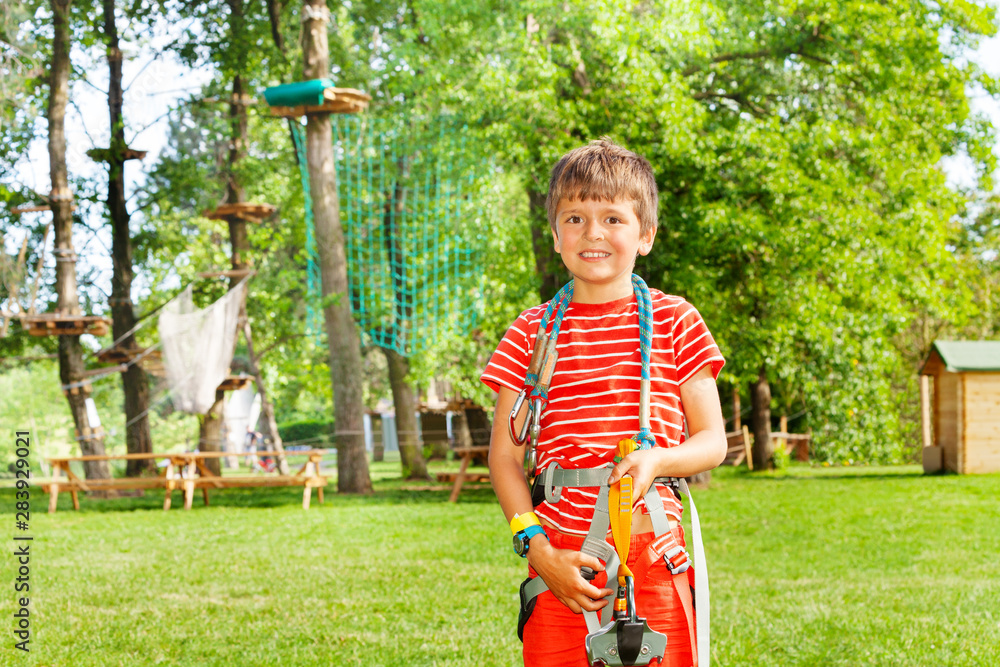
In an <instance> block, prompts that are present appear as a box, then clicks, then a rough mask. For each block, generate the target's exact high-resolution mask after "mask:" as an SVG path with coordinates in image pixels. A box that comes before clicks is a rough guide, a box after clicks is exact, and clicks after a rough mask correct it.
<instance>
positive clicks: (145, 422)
mask: <svg viewBox="0 0 1000 667" xmlns="http://www.w3.org/2000/svg"><path fill="white" fill-rule="evenodd" d="M104 34H105V36H106V37H107V40H108V68H109V70H110V85H109V86H108V112H109V116H110V121H111V125H110V126H111V143H110V150H109V151H108V155H107V159H108V199H107V202H108V213H109V215H110V218H111V229H112V246H111V254H112V256H113V258H114V261H113V267H114V272H113V275H112V278H111V299H110V302H111V317H112V321H113V325H112V333H113V335H114V339H115V340H116V341H118V345H119V346H120V347H122V348H123V349H127V350H128V349H134V348H136V347H137V344H136V342H135V336H134V335H132V334H128V335H127V336H126V334H127V333H128V332H129V331H131V330H132V328H133V327H134V326H135V311H134V310H133V308H132V277H133V273H132V239H131V236H130V234H129V213H128V209H127V208H126V206H125V155H124V150H125V148H126V145H125V125H124V121H123V120H122V52H121V50H120V49H119V47H118V27H117V26H116V25H115V3H114V0H104ZM122 388H123V390H124V392H125V423H126V424H127V425H128V426H127V427H126V428H125V447H126V449H127V451H128V453H129V454H144V453H149V452H152V451H153V440H152V437H151V436H150V432H149V418H148V417H147V415H146V410H147V409H148V406H149V387H148V385H147V383H146V374H145V373H144V372H143V371H142V368H141V367H140V366H139V364H132V365H131V366H129V367H128V370H127V371H125V373H123V374H122ZM156 471H157V469H156V462H155V461H153V460H151V459H150V460H130V461H128V462H127V463H126V467H125V474H126V475H128V476H129V477H137V476H139V475H140V474H141V473H143V472H147V473H153V474H155V473H156Z"/></svg>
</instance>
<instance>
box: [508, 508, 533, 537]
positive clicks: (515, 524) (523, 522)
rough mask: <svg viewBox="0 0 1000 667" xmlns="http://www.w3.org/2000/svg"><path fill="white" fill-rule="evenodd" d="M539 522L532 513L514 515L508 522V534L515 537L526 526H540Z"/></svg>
mask: <svg viewBox="0 0 1000 667" xmlns="http://www.w3.org/2000/svg"><path fill="white" fill-rule="evenodd" d="M540 525H541V522H540V521H539V520H538V517H537V516H536V515H535V513H534V512H525V513H524V514H515V515H514V518H513V519H511V520H510V532H511V533H513V534H514V535H517V534H518V533H520V532H521V531H522V530H524V529H526V528H527V527H528V526H540Z"/></svg>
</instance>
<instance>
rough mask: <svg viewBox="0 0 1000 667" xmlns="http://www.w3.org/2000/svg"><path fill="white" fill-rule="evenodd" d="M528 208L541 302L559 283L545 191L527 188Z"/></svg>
mask: <svg viewBox="0 0 1000 667" xmlns="http://www.w3.org/2000/svg"><path fill="white" fill-rule="evenodd" d="M528 210H529V218H530V221H531V249H532V250H533V251H534V253H535V271H536V272H537V273H538V275H539V277H540V278H541V280H542V282H541V284H540V285H539V286H538V293H539V295H540V296H541V298H542V303H545V302H546V301H548V300H549V299H551V298H553V297H554V296H555V295H556V292H558V291H559V288H560V287H562V285H561V284H560V282H559V280H560V271H559V262H558V260H557V258H556V251H555V248H554V247H553V244H552V227H551V226H550V225H549V214H548V211H547V210H546V208H545V193H544V192H538V191H537V190H535V189H534V188H530V187H529V188H528Z"/></svg>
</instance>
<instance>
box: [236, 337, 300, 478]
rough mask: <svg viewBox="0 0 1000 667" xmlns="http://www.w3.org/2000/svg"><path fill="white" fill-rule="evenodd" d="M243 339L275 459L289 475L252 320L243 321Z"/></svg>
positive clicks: (281, 470) (279, 468)
mask: <svg viewBox="0 0 1000 667" xmlns="http://www.w3.org/2000/svg"><path fill="white" fill-rule="evenodd" d="M243 337H244V338H245V339H246V341H247V354H248V355H249V357H250V372H251V373H253V378H254V381H255V382H256V383H257V392H258V393H259V394H260V411H261V413H262V414H263V415H264V419H265V420H266V421H267V430H268V431H270V435H271V443H272V444H273V446H274V451H275V453H276V454H275V458H276V459H277V463H278V472H280V473H281V474H282V475H287V474H288V473H289V470H288V459H286V458H285V447H284V443H282V442H281V435H280V434H279V433H278V422H277V421H275V419H274V408H273V407H272V406H271V401H270V399H268V397H267V388H266V387H265V385H264V378H263V376H262V375H261V373H260V366H259V365H258V364H257V356H256V355H255V354H254V352H253V334H252V333H251V332H250V320H248V319H245V320H243ZM251 426H252V424H251Z"/></svg>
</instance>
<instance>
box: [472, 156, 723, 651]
mask: <svg viewBox="0 0 1000 667" xmlns="http://www.w3.org/2000/svg"><path fill="white" fill-rule="evenodd" d="M657 198H658V195H657V188H656V181H655V177H654V175H653V171H652V168H651V167H650V165H649V163H648V162H647V161H646V160H645V159H644V158H642V157H640V156H638V155H636V154H635V153H632V152H631V151H628V150H626V149H624V148H622V147H620V146H617V145H615V144H614V143H612V142H611V141H610V140H607V139H601V140H599V141H593V142H591V143H590V144H588V145H587V146H583V147H580V148H577V149H575V150H573V151H571V152H569V153H567V154H566V155H565V156H563V157H562V159H561V160H560V161H559V162H558V163H557V164H556V166H555V167H554V169H553V171H552V178H551V180H550V183H549V192H548V199H547V200H546V206H547V208H548V217H549V224H550V226H551V228H552V237H553V242H554V244H555V251H556V252H557V253H559V255H560V257H561V258H562V260H563V263H564V264H565V265H566V268H567V269H569V272H570V273H571V274H572V275H573V282H572V283H571V284H570V285H567V287H566V288H564V289H563V290H562V291H561V292H560V294H559V295H557V299H555V300H554V301H556V302H557V303H559V304H561V305H562V310H563V311H564V314H562V315H561V316H560V314H559V313H560V308H549V310H548V314H547V315H545V316H543V313H546V306H547V304H542V305H540V306H536V307H534V308H531V309H529V310H527V311H525V312H523V313H521V315H520V316H519V317H518V318H517V320H516V321H515V322H514V324H513V325H512V326H511V327H510V329H509V330H508V331H507V333H506V334H505V335H504V338H503V340H502V341H501V342H500V344H499V346H498V347H497V350H496V352H495V353H494V354H493V357H492V358H491V359H490V362H489V364H488V365H487V367H486V370H485V371H484V372H483V375H482V378H481V379H482V381H483V382H485V383H486V384H487V385H489V386H490V387H491V388H493V390H494V391H497V392H498V394H499V395H498V398H497V404H496V412H495V415H494V425H493V433H492V440H491V444H490V454H489V465H490V476H491V479H492V482H493V487H494V489H495V491H496V494H497V498H498V499H499V501H500V506H501V508H502V509H503V512H504V515H505V516H506V518H507V520H508V521H509V522H511V526H512V530H513V531H514V532H515V550H516V551H518V552H519V553H521V555H524V556H526V557H527V560H528V565H529V576H530V578H531V579H532V580H533V578H534V577H536V576H538V577H541V579H542V582H544V583H542V582H534V583H536V584H540V585H541V588H542V589H545V590H544V592H541V593H540V594H537V595H535V597H533V598H532V600H531V601H526V600H524V597H525V586H526V585H528V584H529V583H531V582H529V581H526V582H525V585H523V586H522V615H521V619H519V626H520V627H519V634H521V631H523V642H524V650H523V655H524V664H525V665H527V666H529V667H530V666H532V665H539V666H541V665H545V666H551V665H560V666H562V665H574V666H575V665H580V666H581V667H582V666H583V665H588V664H589V662H590V661H589V659H588V651H590V650H591V649H592V647H591V646H590V645H589V644H588V645H587V646H586V647H585V638H586V637H587V636H588V634H589V633H591V632H593V631H594V628H595V627H598V626H597V625H596V623H597V621H596V620H595V619H597V618H598V616H597V615H595V614H594V613H593V612H598V610H601V609H602V608H603V607H604V606H606V605H607V604H608V600H606V599H604V598H606V597H608V596H611V595H612V594H614V593H615V592H616V591H615V588H616V587H615V586H614V583H615V581H614V574H615V573H614V572H608V573H605V572H604V569H605V565H604V563H602V562H601V560H604V561H605V562H609V563H610V561H609V558H608V557H609V556H610V558H611V560H613V561H614V562H618V560H619V559H615V558H614V556H613V555H611V554H612V553H613V551H614V549H611V548H610V547H607V546H605V543H604V542H602V543H600V544H598V545H595V544H594V541H593V540H592V539H591V540H589V541H588V540H587V539H586V537H585V536H587V535H588V531H590V526H591V525H592V521H596V520H595V519H594V517H595V503H596V505H598V506H600V505H601V503H603V507H604V508H607V507H608V500H607V499H608V489H607V488H605V487H600V486H598V483H597V482H594V483H593V484H591V485H590V486H586V485H584V486H580V487H571V486H569V485H567V486H565V487H563V488H561V489H556V486H557V482H555V481H552V480H555V479H559V478H556V477H546V473H549V472H551V473H553V474H554V473H559V472H560V470H559V469H600V468H601V467H602V466H606V467H605V468H604V469H603V470H598V471H596V472H595V473H593V474H594V475H595V477H594V478H593V479H598V477H596V475H600V479H602V480H603V479H604V477H605V476H607V481H606V482H603V484H605V485H606V487H611V488H612V489H614V488H617V487H618V486H619V485H621V488H625V486H624V485H625V483H623V482H622V480H623V477H624V478H625V480H626V483H627V480H628V478H629V477H630V478H631V484H632V488H634V490H635V493H634V494H633V497H634V498H637V499H638V500H637V502H634V503H633V506H632V513H631V524H630V527H631V531H629V530H628V528H629V525H628V522H627V519H628V518H629V517H628V514H627V511H628V509H627V508H628V506H627V505H626V506H625V512H626V514H625V515H624V516H625V519H626V525H625V526H624V533H622V530H621V529H620V528H619V531H618V532H616V535H619V534H624V535H625V536H626V537H625V538H623V539H622V538H620V539H619V540H618V541H619V542H622V541H624V542H626V544H624V545H622V544H617V545H616V546H615V549H618V554H619V555H624V556H625V557H623V558H621V559H620V560H621V561H623V562H624V561H626V560H627V567H626V568H620V569H619V575H621V574H622V572H623V571H625V572H628V568H634V567H636V563H637V562H639V561H641V560H642V559H643V558H644V557H646V558H647V563H646V565H644V566H643V568H646V566H649V567H648V569H644V574H645V576H644V579H643V580H642V581H639V580H638V579H636V580H635V582H634V586H635V588H634V599H635V602H634V604H635V609H636V610H637V612H638V613H637V615H638V616H640V617H645V618H646V619H647V622H648V624H649V627H650V628H651V629H652V630H653V631H656V632H659V633H663V634H665V635H666V638H667V647H666V653H665V656H664V658H663V659H662V661H660V662H659V663H658V664H660V665H670V666H671V667H673V666H675V665H676V666H681V665H683V666H685V667H687V666H690V665H692V664H694V663H695V662H696V657H695V656H696V652H695V651H694V650H693V649H694V646H693V645H694V643H695V642H694V633H693V630H692V628H693V610H692V609H691V604H690V588H689V587H688V586H687V585H684V586H681V585H679V584H678V581H680V578H679V575H677V574H676V571H680V572H683V571H684V569H683V568H684V567H686V565H683V564H678V565H677V568H676V570H675V568H674V566H673V562H671V567H670V570H669V571H668V567H667V565H666V563H665V562H664V560H663V558H662V557H661V556H663V554H661V553H658V552H657V553H653V550H654V547H655V548H663V544H664V540H663V539H660V537H661V536H660V533H667V532H669V533H670V535H666V536H664V537H666V538H668V539H670V540H673V539H676V541H677V542H674V544H677V543H679V544H680V545H683V533H682V530H681V528H680V526H679V525H678V524H679V521H680V516H681V510H682V505H681V503H680V501H679V499H678V496H677V494H676V493H675V492H674V491H673V490H672V489H671V488H670V487H669V486H667V485H665V484H662V483H660V482H657V483H656V484H655V486H654V485H653V483H654V479H655V478H660V477H673V478H683V477H688V476H691V475H694V474H697V473H699V472H702V471H705V470H711V469H712V468H714V467H716V466H717V465H719V464H720V463H721V462H722V460H723V459H724V458H725V454H726V440H725V424H724V421H723V419H722V411H721V408H720V406H719V396H718V391H717V389H716V385H715V380H716V378H717V377H718V373H719V371H720V370H721V368H722V366H723V364H724V363H725V361H724V359H723V358H722V355H721V354H720V353H719V350H718V348H717V347H716V345H715V342H714V341H713V339H712V336H711V334H710V333H709V331H708V329H707V327H706V326H705V324H704V322H703V321H702V319H701V316H700V315H699V314H698V312H697V311H696V310H695V309H694V308H693V307H692V306H691V305H690V304H689V303H687V302H686V301H685V300H684V299H682V298H680V297H675V296H669V295H666V294H663V293H662V292H659V291H657V290H649V291H648V292H646V291H645V290H646V287H645V283H643V282H642V281H641V280H638V282H635V280H637V279H633V275H632V269H633V267H634V265H635V260H636V257H637V256H638V255H647V254H648V253H649V252H650V250H651V249H652V246H653V239H654V238H655V236H656V225H657V210H656V209H657ZM640 283H641V286H640V285H639V284H640ZM640 287H641V290H642V292H641V291H640ZM643 293H645V294H646V295H647V296H646V297H645V299H646V300H644V299H643V297H642V294H643ZM563 302H565V303H563ZM567 304H568V305H567ZM644 304H649V305H644ZM555 305H556V304H555V303H554V304H553V306H555ZM650 312H651V314H652V323H651V327H650V326H649V324H648V318H649V313H650ZM637 315H638V316H637ZM643 316H645V317H646V318H647V320H646V322H647V324H645V325H643V326H646V333H645V334H644V335H645V336H646V339H645V341H641V340H640V338H641V327H640V322H639V319H640V317H643ZM557 321H558V322H557ZM540 322H541V323H542V324H543V325H545V326H546V327H548V326H549V324H550V323H551V326H552V331H551V332H549V331H548V329H545V330H544V331H543V330H541V329H540V328H539V324H540ZM539 332H541V333H542V336H539ZM650 334H651V335H650ZM536 338H539V339H540V340H539V343H540V344H541V345H543V346H544V345H545V343H546V341H547V340H548V339H549V338H555V339H556V343H555V346H554V348H555V351H556V353H557V354H556V355H554V356H553V359H555V360H556V361H557V362H558V363H555V366H554V372H552V373H551V379H550V381H549V386H548V387H547V395H546V392H545V391H544V389H545V387H544V385H545V384H546V381H547V380H548V378H547V377H546V371H545V369H544V364H542V366H541V368H539V367H536V364H533V363H532V357H533V352H535V342H536ZM641 343H642V344H641ZM643 345H645V346H646V347H645V349H643ZM541 354H542V352H539V355H541ZM550 361H551V360H550ZM529 365H530V366H532V368H531V369H530V370H531V371H532V372H533V374H529V373H528V371H529ZM549 370H550V371H551V369H549ZM640 375H642V376H643V377H646V376H648V380H645V379H644V380H640ZM526 376H527V379H528V380H529V382H528V385H527V386H528V388H530V387H531V385H532V383H533V382H535V383H536V384H537V385H539V387H538V389H537V390H536V391H535V392H533V393H532V394H531V396H530V397H529V402H528V405H529V406H531V405H533V406H536V409H535V411H536V412H540V415H541V418H540V422H539V423H538V425H539V426H540V430H538V431H536V435H537V438H536V440H537V447H536V453H537V464H536V466H535V471H534V472H535V473H536V476H537V477H539V478H540V479H548V480H550V481H549V483H548V484H544V485H543V486H544V487H545V491H546V496H545V500H542V497H541V494H540V493H535V494H532V492H531V491H530V490H529V488H528V485H527V484H526V482H525V478H524V467H523V466H524V463H523V462H524V460H525V454H526V452H525V446H520V445H518V444H517V443H515V442H514V440H513V438H517V439H521V438H522V436H518V435H517V434H519V433H524V434H529V433H531V432H532V428H531V426H532V424H530V423H529V424H528V425H527V427H526V428H525V430H523V431H522V426H524V421H525V419H528V418H530V416H529V415H527V414H526V412H528V413H530V412H531V410H530V409H529V410H528V411H525V410H519V411H518V414H516V415H512V417H511V425H510V428H508V425H507V415H508V414H511V412H512V409H513V408H514V406H515V403H521V401H519V400H518V395H519V392H521V391H522V390H523V389H525V387H526ZM536 380H537V382H536ZM532 399H534V400H532ZM518 407H520V405H518ZM643 414H645V416H643ZM685 423H686V426H687V433H688V435H687V437H686V438H685V435H684V432H685ZM647 427H648V430H647ZM644 431H645V434H644V433H643V432H644ZM650 431H651V434H650ZM637 432H638V433H637ZM632 434H636V435H634V436H633V435H632ZM649 435H651V436H652V438H655V446H653V447H652V448H650V449H637V450H636V451H632V452H631V453H628V449H627V448H628V446H627V445H626V449H625V450H622V451H621V452H617V448H618V443H619V442H620V441H621V440H622V439H628V438H629V437H630V436H632V438H633V439H639V440H643V439H645V438H646V436H649ZM524 437H525V440H527V439H529V437H528V436H524ZM527 446H529V447H530V446H531V445H527ZM616 453H619V454H627V455H624V456H623V457H621V458H620V460H618V459H616V458H615V454H616ZM529 458H530V457H529ZM616 460H617V463H616V465H614V467H613V468H611V467H610V466H611V464H612V462H613V461H616ZM550 468H551V470H549V469H550ZM574 474H575V473H574ZM626 476H627V477H626ZM536 486H537V483H536ZM651 486H652V488H651ZM539 490H540V489H539ZM647 490H649V492H650V493H649V495H647ZM533 495H534V496H535V497H534V499H533V497H532V496H533ZM612 497H614V496H612ZM657 498H659V499H660V500H659V501H657ZM650 500H652V505H654V506H655V505H658V504H660V502H662V506H663V507H662V510H665V514H666V519H658V518H657V517H663V516H664V512H663V511H662V510H660V511H659V512H658V513H657V512H655V511H653V510H654V509H657V510H659V509H660V508H651V509H650V510H649V512H647V510H646V503H647V502H648V501H650ZM604 517H605V518H604V520H605V521H607V518H606V517H607V515H604ZM613 520H614V517H612V521H613ZM654 523H656V524H657V525H658V526H659V527H660V530H658V532H657V533H655V534H654V532H653V524H654ZM534 524H538V525H537V526H536V525H534ZM605 525H607V524H606V523H605V524H598V528H597V529H596V530H595V532H596V533H600V534H601V536H604V535H605V533H606V530H604V526H605ZM611 525H612V528H615V524H614V523H612V524H611ZM667 525H669V530H667ZM619 526H621V519H619ZM629 532H631V535H630V536H629ZM671 536H672V537H671ZM654 538H656V539H655V540H654ZM519 540H520V542H519ZM613 543H614V542H613V541H612V539H611V536H607V544H613ZM598 547H604V550H603V552H602V549H601V548H598ZM623 547H624V548H625V550H627V554H623V551H622V549H623ZM581 548H582V549H583V551H581ZM678 551H679V550H678ZM587 552H589V553H587ZM646 552H649V553H651V554H653V555H652V557H649V556H648V554H647V553H646ZM594 554H601V559H599V558H598V557H596V556H595V555H594ZM668 555H669V554H668ZM683 557H685V558H686V553H684V554H683ZM682 560H683V559H682ZM594 573H596V578H594V577H593V575H594ZM672 573H674V574H672ZM688 574H690V571H689V573H688ZM609 579H610V581H609ZM684 580H685V581H686V580H687V576H684ZM622 581H624V579H623V578H619V586H622V584H621V582H622ZM532 590H534V591H536V592H537V590H539V588H538V587H534V588H533V589H532ZM622 590H624V588H623V589H622ZM619 596H621V593H619ZM622 602H623V604H624V601H622ZM617 605H618V601H616V609H617ZM526 607H530V610H527V609H526ZM529 613H530V615H529ZM605 613H606V612H599V615H600V617H601V621H600V624H601V625H603V624H604V623H606V622H607V619H608V618H609V617H610V615H607V616H605V615H604V614H605ZM525 617H526V618H525ZM585 617H586V619H585ZM616 618H617V616H616ZM588 628H589V629H588ZM644 637H645V635H644ZM616 650H617V647H616ZM635 660H638V662H631V663H629V662H625V663H624V664H646V663H647V662H649V660H648V659H646V660H645V661H643V660H642V659H641V658H635ZM653 664H657V663H656V661H655V660H653Z"/></svg>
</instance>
